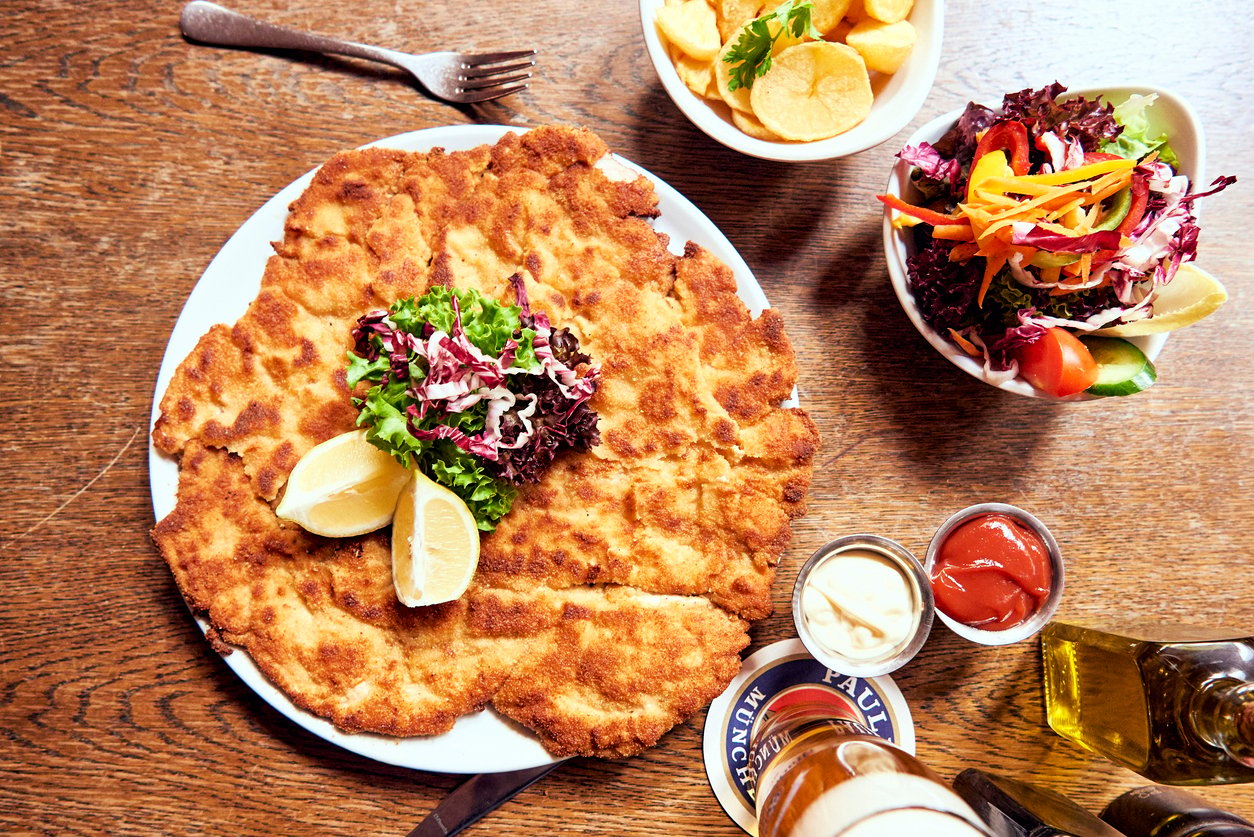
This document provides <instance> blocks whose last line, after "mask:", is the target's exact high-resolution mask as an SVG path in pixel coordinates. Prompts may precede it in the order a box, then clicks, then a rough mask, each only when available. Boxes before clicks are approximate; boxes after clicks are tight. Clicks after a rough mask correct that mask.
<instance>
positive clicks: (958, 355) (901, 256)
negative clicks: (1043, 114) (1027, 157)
mask: <svg viewBox="0 0 1254 837" xmlns="http://www.w3.org/2000/svg"><path fill="white" fill-rule="evenodd" d="M1099 93H1100V94H1101V95H1102V97H1103V98H1104V99H1105V100H1106V101H1107V102H1111V103H1112V104H1119V103H1120V102H1122V101H1123V100H1124V99H1126V98H1128V96H1130V95H1132V94H1133V93H1138V94H1141V95H1149V94H1155V95H1157V96H1158V99H1157V100H1156V101H1155V102H1154V104H1153V105H1152V106H1151V107H1150V110H1149V119H1150V124H1151V126H1152V127H1154V128H1155V129H1157V130H1160V131H1162V132H1164V133H1166V134H1167V136H1168V137H1170V138H1171V147H1172V149H1173V150H1174V151H1175V152H1176V156H1177V157H1179V158H1180V169H1179V171H1180V173H1181V174H1186V175H1188V177H1189V182H1190V183H1191V184H1193V187H1194V188H1198V187H1199V186H1200V185H1202V178H1203V176H1204V174H1205V168H1206V156H1205V149H1206V141H1205V137H1204V135H1203V133H1202V123H1201V120H1200V119H1198V117H1197V114H1196V113H1195V112H1194V111H1193V109H1192V108H1190V107H1189V105H1188V104H1187V103H1186V102H1185V101H1184V100H1183V99H1181V98H1180V97H1179V96H1176V95H1175V94H1173V93H1171V92H1170V91H1168V90H1164V89H1162V88H1159V87H1148V86H1142V85H1127V84H1115V85H1103V86H1095V87H1083V88H1075V89H1070V88H1068V90H1067V92H1066V93H1065V94H1064V95H1063V97H1062V98H1067V97H1069V96H1087V97H1088V98H1093V97H1094V96H1096V95H1098V94H1099ZM998 101H1000V97H999V98H998ZM984 104H986V106H988V107H993V106H992V105H987V103H984ZM994 110H996V108H994ZM961 115H962V109H959V110H955V111H951V112H949V113H946V114H944V115H942V116H938V117H936V118H935V119H933V120H932V121H931V122H929V123H927V124H926V125H924V126H923V127H922V128H920V129H919V130H918V131H916V132H915V133H914V135H913V136H911V137H910V139H908V140H906V143H905V144H906V145H918V144H919V143H920V142H936V141H937V140H939V139H940V138H941V137H942V136H944V134H945V132H946V131H948V130H949V127H950V126H951V125H953V124H954V123H955V122H957V121H958V117H960V116H961ZM912 168H914V167H913V166H911V165H910V164H909V163H906V162H904V161H901V160H898V161H897V164H896V165H895V166H893V170H892V173H891V174H890V175H889V177H888V188H887V189H886V190H885V191H886V192H888V193H889V194H892V195H897V196H898V197H902V198H904V199H905V200H906V201H911V200H917V193H916V192H915V190H914V187H913V186H912V185H911V184H910V171H911V169H912ZM914 252H915V246H914V241H913V239H912V236H911V235H910V231H909V230H906V229H901V230H899V229H895V228H894V227H893V224H892V213H891V211H889V210H887V209H886V210H885V212H884V257H885V260H886V261H887V262H888V274H889V277H890V278H891V280H892V285H893V291H894V292H895V293H896V294H897V300H898V301H899V302H900V303H901V307H902V309H904V310H905V312H906V316H907V317H909V318H910V322H912V323H913V324H914V327H915V328H917V329H918V330H919V334H922V335H923V337H924V338H925V339H926V340H927V342H929V343H931V344H932V347H933V348H934V349H936V351H938V352H940V353H941V354H942V355H944V356H945V358H946V359H947V360H948V361H949V362H950V363H952V364H953V365H954V366H957V367H958V368H959V369H961V370H962V371H964V372H966V373H968V374H970V375H971V376H973V377H976V378H979V379H980V380H981V381H984V382H985V383H986V384H989V385H991V386H995V387H997V388H998V389H1004V390H1006V391H1007V392H1014V393H1017V394H1019V395H1027V396H1031V397H1033V398H1041V399H1044V400H1047V401H1091V400H1095V399H1096V398H1097V396H1093V395H1089V394H1087V393H1083V392H1081V393H1077V394H1076V395H1069V396H1067V397H1066V398H1058V397H1056V396H1053V395H1048V394H1046V393H1044V392H1041V391H1040V390H1038V389H1037V388H1036V387H1034V386H1032V385H1031V384H1029V383H1028V382H1027V381H1025V380H1023V378H1019V377H1016V378H1012V379H1010V380H1009V381H1003V382H1001V383H995V382H993V381H991V380H989V378H988V376H987V375H986V374H985V373H984V365H983V363H982V362H981V361H980V360H979V359H977V358H973V357H971V356H970V355H968V354H966V353H965V352H963V351H962V350H961V349H959V348H958V346H957V345H956V344H954V343H953V342H951V341H950V340H948V339H947V338H945V337H943V336H942V335H941V334H940V333H939V332H937V331H936V330H935V329H933V328H932V327H931V326H930V325H928V324H927V323H926V322H924V320H923V314H922V313H921V312H920V311H919V306H918V305H917V304H916V303H915V301H914V294H913V293H911V291H910V284H909V280H908V273H909V272H908V271H907V269H906V260H907V259H909V258H910V257H911V256H913V255H914ZM1168 334H1170V332H1167V333H1163V334H1149V335H1145V336H1143V337H1129V338H1128V340H1129V341H1130V342H1132V343H1135V344H1136V345H1137V346H1138V347H1140V349H1141V351H1142V352H1144V353H1145V356H1146V357H1147V358H1149V359H1150V360H1155V359H1156V358H1157V357H1158V355H1159V353H1160V352H1161V351H1162V350H1163V344H1164V343H1166V342H1167V336H1168Z"/></svg>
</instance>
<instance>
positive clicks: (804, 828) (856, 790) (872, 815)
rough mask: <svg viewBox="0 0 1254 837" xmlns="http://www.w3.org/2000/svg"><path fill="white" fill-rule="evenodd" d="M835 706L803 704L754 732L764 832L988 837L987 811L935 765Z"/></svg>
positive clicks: (777, 835)
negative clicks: (982, 813) (835, 713)
mask: <svg viewBox="0 0 1254 837" xmlns="http://www.w3.org/2000/svg"><path fill="white" fill-rule="evenodd" d="M831 711H832V709H831V707H830V706H825V705H823V704H818V703H801V704H796V705H794V706H789V707H786V708H784V709H782V710H780V711H779V712H778V713H777V714H775V715H773V716H771V717H769V718H766V719H765V720H764V722H763V723H762V725H761V727H760V728H759V729H757V730H756V731H755V732H754V735H753V739H752V742H751V747H750V752H751V755H750V767H751V770H752V771H753V776H754V788H755V793H754V799H755V801H756V805H757V814H758V835H759V837H836V836H837V835H841V837H900V835H911V834H917V835H923V834H926V835H929V837H980V835H984V836H985V837H987V835H988V834H989V832H988V830H987V829H986V827H985V825H984V824H983V822H982V821H981V820H980V818H979V816H978V815H977V814H976V813H975V812H974V811H973V810H972V809H971V807H970V806H968V805H967V803H966V802H964V801H963V800H962V799H961V798H960V797H959V796H958V795H957V794H956V793H954V792H953V791H952V790H950V789H949V787H948V786H946V785H945V784H944V782H943V781H941V779H940V778H939V777H938V776H937V775H936V774H935V773H933V772H932V771H931V770H929V769H928V768H927V767H925V766H924V765H923V764H921V763H920V762H919V761H918V760H917V759H915V758H914V757H913V756H911V755H910V754H909V753H907V752H905V751H904V750H902V749H900V748H899V747H897V746H895V745H893V744H891V743H889V742H888V741H885V740H884V739H882V738H880V737H878V736H876V735H875V734H874V733H872V732H871V731H870V730H868V729H867V728H866V727H864V726H862V725H861V724H859V723H857V722H856V721H850V720H847V719H844V718H833V717H832V716H831Z"/></svg>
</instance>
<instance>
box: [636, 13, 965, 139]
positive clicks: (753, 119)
mask: <svg viewBox="0 0 1254 837" xmlns="http://www.w3.org/2000/svg"><path fill="white" fill-rule="evenodd" d="M694 3H695V4H696V5H692V4H694ZM794 3H796V4H799V3H800V0H794ZM810 4H811V5H812V17H813V20H814V21H815V23H816V24H820V25H821V28H822V29H824V30H826V31H825V32H824V39H823V40H821V41H807V44H806V48H805V49H795V48H793V47H795V46H796V45H798V44H797V39H793V40H792V41H791V43H789V42H788V38H787V35H785V36H783V37H781V38H779V39H778V42H777V44H776V47H775V49H774V53H773V55H772V62H773V66H772V68H771V72H777V79H778V81H776V80H773V81H772V82H771V83H770V84H768V88H773V90H768V89H767V88H764V92H761V93H759V94H758V95H757V96H756V97H753V98H754V100H755V101H757V103H758V105H759V108H760V109H761V112H760V113H757V112H754V110H753V106H752V104H751V103H750V101H749V100H750V94H751V90H749V89H746V88H743V87H742V88H741V89H740V90H739V91H735V92H733V91H730V90H729V89H728V84H727V77H728V74H729V73H730V68H732V67H734V66H736V63H737V62H723V61H721V60H720V59H721V57H723V56H725V55H726V54H727V52H728V51H729V50H730V49H731V48H732V47H733V46H734V44H735V43H736V42H737V41H738V40H739V36H740V34H741V33H742V32H743V31H744V30H743V25H742V26H737V25H736V24H737V22H738V21H741V20H745V19H748V20H752V19H753V17H754V16H755V15H762V14H769V13H770V12H771V10H770V9H763V8H762V6H763V2H762V0H640V20H641V25H642V28H643V31H644V41H645V47H646V48H647V49H648V52H649V58H650V59H651V60H652V62H653V67H654V69H655V70H656V71H657V74H658V78H659V79H661V81H662V86H663V87H664V88H665V89H666V93H667V95H669V96H670V98H671V100H672V101H674V103H675V105H676V106H677V107H678V108H679V109H680V111H682V112H683V114H684V115H685V116H687V117H688V119H689V120H691V121H692V123H693V124H694V125H696V126H697V127H698V128H699V129H701V131H702V132H704V133H705V134H706V135H707V136H709V137H710V138H712V139H714V140H717V141H718V142H720V143H722V144H723V145H725V146H727V147H728V148H731V149H734V150H736V151H739V152H741V153H742V154H748V155H750V156H752V157H759V158H761V159H764V160H779V161H783V162H804V161H813V160H830V159H833V158H836V157H845V156H848V155H850V154H856V153H858V152H859V151H865V150H866V149H868V148H872V147H874V146H876V145H879V144H880V143H882V142H884V141H886V140H888V139H889V138H891V137H892V136H893V135H894V134H896V133H898V132H899V131H900V130H901V129H902V128H904V127H905V126H906V125H907V124H908V123H909V122H910V120H911V119H913V118H914V117H915V115H916V114H917V113H918V112H919V109H920V108H921V107H922V106H923V102H924V100H925V99H926V98H927V95H928V91H929V90H931V87H932V82H933V81H934V80H935V78H936V70H937V67H938V65H939V63H940V53H941V37H942V34H943V30H944V5H945V4H944V0H913V3H911V2H910V0H852V3H849V2H847V0H810ZM846 7H847V8H846ZM885 7H888V8H895V9H896V10H897V11H896V14H900V10H901V9H906V10H908V11H907V14H906V17H905V18H904V19H903V20H902V21H900V22H894V23H887V22H882V21H879V20H876V19H875V18H873V17H871V15H870V14H869V13H868V10H875V11H876V13H877V14H879V15H880V16H881V17H884V18H888V19H889V20H891V19H892V18H893V17H895V16H896V14H894V13H892V12H888V13H885V12H883V11H881V9H883V8H885ZM846 15H847V16H846ZM855 21H856V23H855ZM859 24H860V28H857V30H856V33H855V32H854V29H853V28H851V27H854V28H856V27H857V26H858V25H859ZM711 25H713V27H714V29H713V30H711V28H710V27H711ZM711 31H713V32H714V33H715V34H714V35H713V36H712V35H711ZM775 31H777V30H775ZM851 35H852V40H849V41H848V42H847V39H848V38H850V36H851ZM712 37H713V38H715V39H716V40H715V41H712V40H711V38H712ZM911 38H912V39H913V44H912V45H911V44H909V43H908V41H909V39H911ZM846 42H847V43H846ZM809 44H816V46H809ZM824 44H830V46H822V45H824ZM838 45H839V48H837V46H838ZM715 46H717V52H715V53H714V54H713V55H712V56H711V57H708V58H706V57H704V56H707V55H709V54H710V50H711V49H713V48H714V47H715ZM786 47H788V48H793V49H792V52H791V53H790V54H789V55H788V57H786V58H780V56H781V55H783V54H784V53H785V52H788V48H786ZM693 54H695V55H696V56H697V57H694V55H693ZM857 65H862V66H864V67H866V68H868V69H865V70H863V71H862V72H863V74H864V75H865V79H861V78H858V77H856V75H855V73H856V72H857V70H855V67H856V66H857ZM872 66H883V67H885V69H887V68H889V67H892V66H897V69H896V70H895V71H893V72H891V73H890V72H887V71H879V70H876V69H869V68H871V67H872ZM720 71H721V75H722V79H721V81H720V79H719V75H720ZM771 72H768V73H767V74H766V75H764V76H761V77H760V78H763V79H767V78H771ZM796 73H807V74H809V73H813V74H815V75H817V76H826V77H827V78H830V79H831V81H830V82H828V83H825V84H819V85H814V84H809V83H806V84H802V85H799V86H800V87H803V88H804V89H806V90H807V91H808V90H812V89H815V88H816V87H817V88H820V89H824V90H828V91H831V92H830V93H825V94H820V95H818V96H814V95H809V96H803V95H800V94H798V93H796V92H791V91H789V89H788V85H787V84H786V83H784V81H783V80H784V78H785V76H788V75H793V74H796ZM752 86H753V87H758V86H759V85H758V83H757V81H756V79H755V83H754V84H753V85H752ZM698 89H700V90H703V91H704V93H705V95H698V93H696V92H694V90H698ZM720 90H721V92H720ZM728 101H734V102H736V104H737V106H736V107H732V106H731V105H729V104H728ZM832 128H837V129H838V130H839V132H838V133H836V134H835V135H831V136H826V137H825V138H821V139H809V138H804V139H803V138H802V137H809V136H811V135H814V134H816V133H817V134H824V133H826V131H827V130H830V129H832ZM780 132H782V133H784V134H787V135H790V136H794V137H798V139H794V140H788V139H784V138H782V137H781V136H780Z"/></svg>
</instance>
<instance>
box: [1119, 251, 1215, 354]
mask: <svg viewBox="0 0 1254 837" xmlns="http://www.w3.org/2000/svg"><path fill="white" fill-rule="evenodd" d="M1227 301H1228V291H1227V290H1226V289H1225V288H1224V286H1223V283H1221V282H1220V281H1219V280H1218V279H1216V278H1215V277H1214V276H1211V275H1210V274H1209V273H1207V272H1206V271H1204V270H1202V269H1201V268H1200V267H1197V266H1196V265H1193V264H1191V263H1186V264H1182V265H1180V268H1179V269H1178V270H1177V271H1176V275H1175V276H1173V277H1172V279H1171V281H1170V282H1168V283H1167V284H1166V285H1164V286H1163V287H1162V288H1161V289H1160V290H1159V292H1158V297H1157V298H1156V299H1155V300H1154V303H1153V305H1154V315H1153V316H1152V317H1149V318H1147V319H1144V320H1137V321H1136V322H1132V323H1124V324H1123V325H1117V326H1111V327H1110V328H1103V329H1100V330H1098V331H1096V332H1094V334H1097V335H1100V336H1102V337H1106V336H1110V337H1140V336H1141V335H1144V334H1159V333H1161V332H1164V331H1175V330H1176V329H1178V328H1184V327H1185V326H1187V325H1192V324H1193V323H1195V322H1197V321H1198V320H1200V319H1202V318H1203V317H1205V316H1207V315H1209V314H1213V313H1214V312H1215V311H1216V310H1217V309H1218V308H1219V306H1221V305H1223V304H1224V303H1225V302H1227Z"/></svg>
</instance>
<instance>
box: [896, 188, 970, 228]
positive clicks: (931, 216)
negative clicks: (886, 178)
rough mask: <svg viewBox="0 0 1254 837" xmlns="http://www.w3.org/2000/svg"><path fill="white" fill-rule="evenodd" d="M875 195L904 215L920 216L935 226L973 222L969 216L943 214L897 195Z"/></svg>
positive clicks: (920, 218)
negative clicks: (911, 202) (908, 201)
mask: <svg viewBox="0 0 1254 837" xmlns="http://www.w3.org/2000/svg"><path fill="white" fill-rule="evenodd" d="M875 197H877V198H879V200H880V202H881V203H883V204H884V205H886V206H891V207H892V208H893V209H895V210H897V211H898V212H900V213H902V214H903V215H909V216H911V217H913V218H918V219H919V220H920V221H922V222H923V223H925V224H931V225H932V226H933V227H939V226H948V225H950V224H967V225H970V223H971V221H970V220H969V219H967V218H955V217H953V216H951V215H942V214H941V213H939V212H933V211H932V210H930V209H924V208H923V207H921V206H915V205H913V204H909V203H906V202H905V201H903V200H902V199H901V198H899V197H897V196H896V195H876V196H875Z"/></svg>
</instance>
